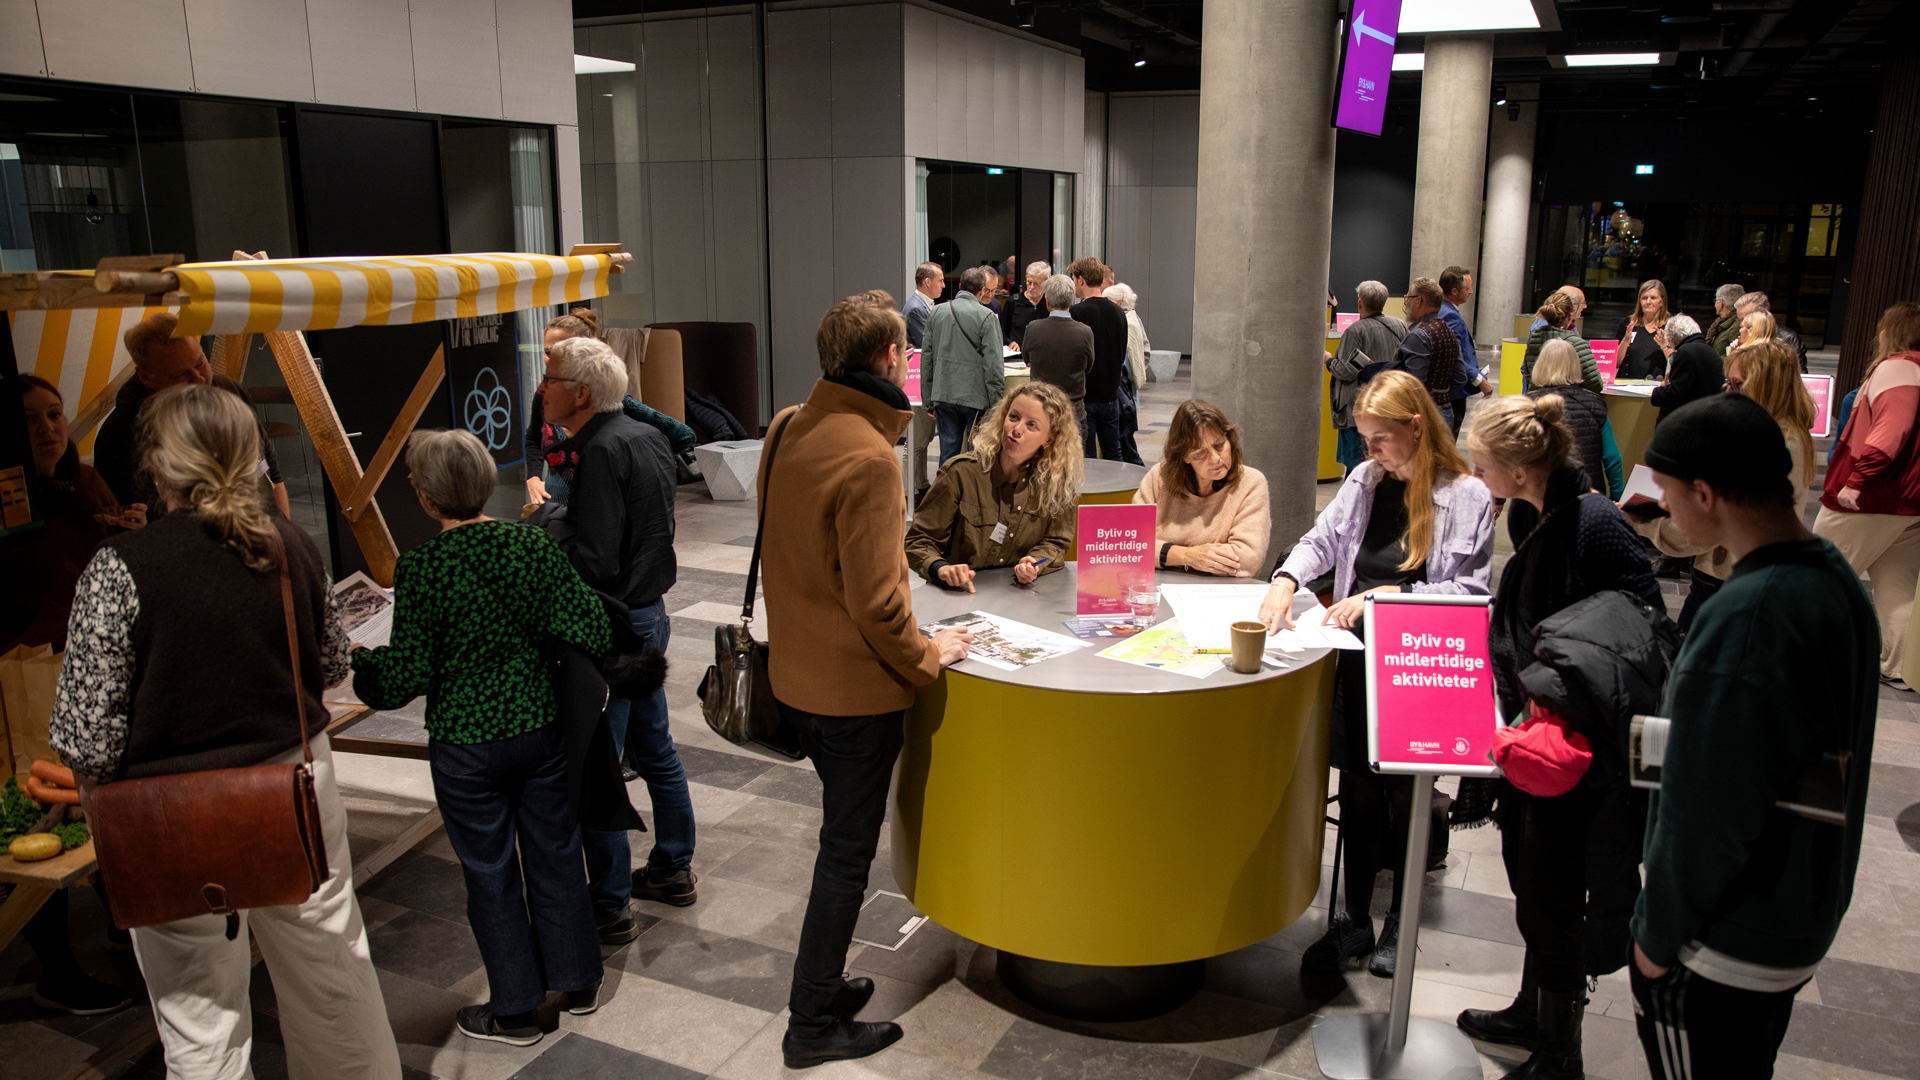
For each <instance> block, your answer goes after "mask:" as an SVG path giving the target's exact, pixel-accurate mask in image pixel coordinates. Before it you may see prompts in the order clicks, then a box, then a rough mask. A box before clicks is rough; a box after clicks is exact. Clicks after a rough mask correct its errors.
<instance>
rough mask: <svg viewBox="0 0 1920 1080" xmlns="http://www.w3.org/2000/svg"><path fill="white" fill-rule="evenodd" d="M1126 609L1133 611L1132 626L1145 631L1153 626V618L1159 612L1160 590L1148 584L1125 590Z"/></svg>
mask: <svg viewBox="0 0 1920 1080" xmlns="http://www.w3.org/2000/svg"><path fill="white" fill-rule="evenodd" d="M1127 607H1128V608H1130V609H1131V610H1132V611H1133V625H1135V626H1137V627H1139V628H1140V629H1142V630H1145V629H1146V628H1147V627H1149V626H1152V625H1153V617H1154V615H1155V614H1157V613H1158V612H1159V610H1160V589H1159V587H1157V586H1155V585H1153V584H1151V583H1149V584H1146V585H1134V586H1131V587H1130V588H1128V589H1127Z"/></svg>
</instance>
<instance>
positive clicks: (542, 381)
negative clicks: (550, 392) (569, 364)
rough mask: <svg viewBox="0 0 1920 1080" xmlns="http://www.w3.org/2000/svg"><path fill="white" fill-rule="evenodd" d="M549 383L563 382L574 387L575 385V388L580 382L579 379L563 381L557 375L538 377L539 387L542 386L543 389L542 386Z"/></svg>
mask: <svg viewBox="0 0 1920 1080" xmlns="http://www.w3.org/2000/svg"><path fill="white" fill-rule="evenodd" d="M550 382H564V383H573V384H574V385H576V386H577V385H579V383H580V380H579V379H563V378H561V377H560V376H558V375H542V376H541V377H540V385H541V386H543V387H544V386H546V385H547V384H548V383H550Z"/></svg>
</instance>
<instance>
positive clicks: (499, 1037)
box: [453, 1005, 545, 1046]
mask: <svg viewBox="0 0 1920 1080" xmlns="http://www.w3.org/2000/svg"><path fill="white" fill-rule="evenodd" d="M453 1022H454V1025H455V1026H456V1027H458V1028H459V1029H460V1034H462V1035H465V1036H466V1037H467V1038H469V1039H485V1040H486V1041H488V1042H497V1043H506V1044H507V1045H508V1046H532V1045H533V1044H534V1043H537V1042H539V1041H540V1039H541V1038H542V1036H544V1035H545V1032H543V1031H541V1030H540V1022H539V1017H538V1016H537V1014H535V1013H530V1012H529V1013H519V1014H517V1015H514V1016H507V1017H499V1016H495V1015H493V1010H492V1009H489V1008H487V1007H486V1006H485V1005H469V1006H467V1007H466V1008H464V1009H461V1010H460V1011H459V1012H458V1013H455V1014H454V1018H453Z"/></svg>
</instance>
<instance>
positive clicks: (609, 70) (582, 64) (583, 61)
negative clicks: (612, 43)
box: [573, 53, 633, 75]
mask: <svg viewBox="0 0 1920 1080" xmlns="http://www.w3.org/2000/svg"><path fill="white" fill-rule="evenodd" d="M632 70H633V65H632V64H629V63H627V62H626V61H625V60H609V59H607V58H606V57H604V56H582V55H580V54H579V53H574V54H573V73H574V74H575V75H614V74H618V73H619V72H622V71H632Z"/></svg>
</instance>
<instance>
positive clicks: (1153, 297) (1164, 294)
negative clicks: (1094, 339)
mask: <svg viewBox="0 0 1920 1080" xmlns="http://www.w3.org/2000/svg"><path fill="white" fill-rule="evenodd" d="M1149 190H1150V191H1151V220H1152V229H1153V232H1152V234H1151V237H1150V239H1149V241H1148V244H1149V246H1150V248H1151V250H1150V252H1149V254H1148V270H1149V280H1150V282H1151V283H1152V286H1153V288H1152V290H1151V291H1150V292H1142V293H1141V294H1140V306H1139V310H1140V318H1141V321H1143V322H1145V323H1146V324H1147V333H1148V335H1149V336H1151V337H1152V339H1153V347H1154V348H1156V349H1178V350H1180V351H1181V352H1192V351H1193V238H1194V205H1195V203H1194V196H1195V195H1196V194H1197V192H1198V189H1197V188H1190V187H1156V188H1151V189H1149Z"/></svg>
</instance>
